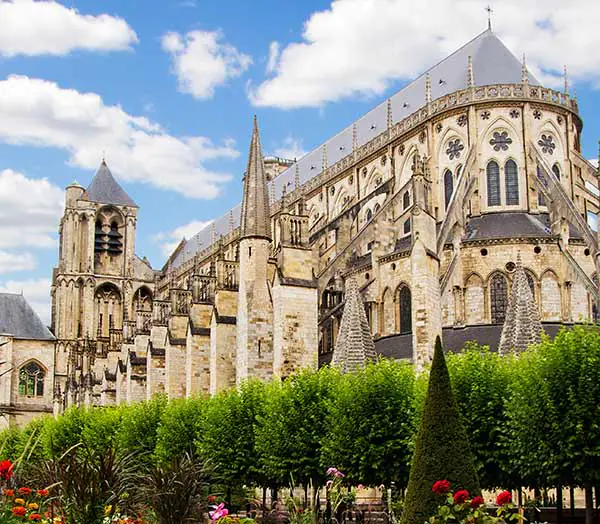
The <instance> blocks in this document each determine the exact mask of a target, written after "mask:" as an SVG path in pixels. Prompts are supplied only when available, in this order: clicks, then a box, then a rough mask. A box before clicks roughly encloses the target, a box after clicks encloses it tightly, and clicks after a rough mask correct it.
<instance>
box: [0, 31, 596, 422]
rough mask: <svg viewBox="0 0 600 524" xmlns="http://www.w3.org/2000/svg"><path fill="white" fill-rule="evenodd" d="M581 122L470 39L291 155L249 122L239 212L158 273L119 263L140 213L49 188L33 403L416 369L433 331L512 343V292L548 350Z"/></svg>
mask: <svg viewBox="0 0 600 524" xmlns="http://www.w3.org/2000/svg"><path fill="white" fill-rule="evenodd" d="M582 127H583V123H582V120H581V118H580V116H579V114H578V107H577V100H576V99H575V98H573V97H571V95H570V93H569V86H568V83H567V78H566V74H565V86H564V89H562V90H553V89H550V88H546V87H544V86H542V85H540V83H539V82H538V81H537V80H536V79H535V77H534V76H533V75H532V74H531V73H530V72H529V71H528V69H527V67H526V64H525V61H524V60H523V61H520V60H518V59H517V58H516V57H515V56H513V55H512V54H511V52H510V51H509V50H508V49H507V48H506V47H505V46H504V44H503V43H502V42H501V41H500V39H499V38H498V37H497V35H496V34H495V33H493V32H492V31H491V29H488V30H486V31H485V32H483V33H482V34H480V35H479V36H477V37H476V38H475V39H473V40H472V41H470V42H469V43H467V44H466V45H464V46H463V47H462V48H460V49H459V50H458V51H456V52H455V53H453V54H451V55H450V56H448V57H447V58H446V59H444V60H443V61H441V62H439V63H438V64H437V65H435V66H434V67H433V68H431V69H430V70H429V71H427V72H426V73H424V74H423V75H422V76H420V77H418V78H417V79H416V80H414V81H413V82H411V83H409V84H408V85H406V86H405V87H403V88H402V89H401V90H400V91H399V92H397V93H396V94H394V95H393V96H391V97H390V98H389V99H388V100H387V101H385V102H384V103H382V104H380V105H378V106H377V107H375V108H374V109H372V110H371V111H370V112H368V113H367V114H365V115H364V116H363V117H361V118H360V119H358V120H357V121H356V122H354V123H353V124H351V125H350V126H348V127H347V128H346V129H343V130H342V131H340V132H339V133H338V134H337V135H335V136H334V137H332V138H330V139H329V140H327V141H326V142H325V143H324V144H322V145H321V146H320V147H318V148H317V149H315V150H314V151H312V152H310V153H308V154H307V155H305V156H304V157H302V158H301V159H293V160H288V159H281V158H274V157H268V156H267V157H263V154H262V150H261V144H260V137H259V129H258V125H257V122H256V120H255V122H254V128H253V131H252V138H251V142H250V148H249V153H248V162H247V169H246V172H245V174H244V177H243V188H244V191H243V199H242V202H241V203H240V205H238V206H236V207H235V208H233V209H231V210H229V211H227V212H226V213H224V214H223V216H222V217H221V218H219V219H217V220H215V221H214V222H212V223H211V224H210V225H209V226H207V227H206V228H205V229H203V230H202V231H199V232H198V233H197V234H196V235H194V236H193V237H192V238H190V239H187V240H185V239H184V240H183V241H182V242H181V243H180V244H179V245H178V247H177V248H176V249H175V251H174V252H173V253H172V254H171V255H170V257H169V258H168V260H167V261H166V263H165V265H164V267H162V268H161V269H153V268H152V267H151V266H150V264H149V263H148V261H147V260H146V259H145V258H139V257H138V256H137V255H136V251H135V235H136V224H137V211H138V207H137V205H136V204H135V202H134V200H133V199H132V198H131V197H130V196H129V195H127V193H126V192H125V191H124V190H123V189H122V188H121V187H120V186H119V184H118V183H117V181H116V180H115V179H114V178H113V176H112V174H111V172H110V170H109V167H108V166H107V165H106V164H105V163H104V162H103V163H102V165H101V166H100V168H99V170H98V172H97V173H96V175H95V176H94V177H93V179H92V181H91V183H90V184H89V186H88V187H87V189H86V188H84V187H82V186H79V185H77V184H73V185H70V186H69V187H68V188H67V190H66V205H65V212H64V216H63V218H62V220H61V223H60V253H59V261H58V265H57V267H56V268H55V269H54V271H53V276H52V326H51V331H52V334H53V336H54V337H55V339H56V340H55V341H53V342H52V351H53V353H52V354H51V358H46V359H45V360H44V359H42V358H41V357H40V358H39V359H37V360H36V361H35V362H37V363H38V364H39V366H41V367H44V372H45V373H47V376H48V380H47V382H48V383H47V387H48V389H49V390H50V391H51V394H50V395H49V396H46V397H44V402H46V403H47V405H46V409H49V410H50V411H52V410H53V411H54V412H55V413H57V412H60V411H61V410H63V409H65V408H67V407H69V406H72V405H88V406H89V405H113V404H116V403H123V402H126V403H128V402H133V401H138V400H144V399H148V398H151V397H152V396H153V395H155V394H158V393H165V394H166V395H168V396H169V397H170V398H179V397H186V396H188V397H189V396H194V395H202V394H214V393H216V392H218V391H220V390H222V389H223V388H227V387H231V386H235V385H236V384H239V383H240V382H241V381H243V380H245V379H247V378H251V377H256V378H260V379H265V380H266V379H270V378H279V379H285V377H287V376H289V375H290V374H293V373H295V372H296V371H298V370H299V369H301V368H306V367H317V366H320V365H324V364H327V363H329V362H331V360H332V357H333V362H334V363H336V365H338V364H339V365H341V366H346V365H347V364H348V362H346V358H354V357H352V355H358V354H359V353H360V354H362V355H376V354H379V355H383V356H386V357H389V358H396V359H407V360H410V361H412V362H413V363H414V364H415V365H416V366H417V367H423V366H426V365H427V364H428V362H429V361H430V360H431V357H432V354H433V345H434V342H435V339H436V337H437V336H440V337H441V338H442V340H443V343H444V346H445V347H446V348H447V349H449V350H451V351H459V350H460V349H461V348H462V347H463V346H464V344H465V343H466V342H467V341H470V340H474V341H477V342H479V343H481V344H487V345H489V346H490V347H492V348H493V349H497V348H498V346H499V344H500V340H501V335H502V339H503V341H504V342H503V344H504V345H505V346H506V344H507V342H506V341H507V340H519V336H520V335H519V333H521V332H522V331H521V328H520V327H519V326H520V324H519V322H522V319H518V318H517V319H516V320H514V319H515V314H514V312H511V311H508V309H510V308H509V305H510V302H511V300H510V299H511V297H514V301H515V302H519V301H520V302H519V304H521V303H522V304H523V305H522V306H519V308H520V309H519V310H528V311H529V314H530V315H532V316H535V317H536V318H538V320H537V322H538V323H539V322H540V321H541V326H542V328H543V330H544V331H545V332H546V333H548V334H549V335H553V334H554V333H556V331H557V330H558V329H559V328H560V327H561V326H563V325H571V324H573V323H577V322H589V321H596V320H597V315H598V301H599V299H600V297H599V293H598V277H597V274H598V268H597V265H598V260H597V254H598V238H597V229H598V224H597V213H598V212H599V197H600V190H599V188H598V172H597V171H596V170H595V168H594V167H593V166H592V165H591V164H590V163H589V162H588V161H587V160H586V159H585V158H584V157H583V156H582V154H581V148H580V135H581V131H582ZM517 283H519V284H518V285H519V286H521V287H523V286H524V288H525V290H526V292H523V290H522V289H521V290H520V291H519V292H517V289H516V288H514V286H516V285H517ZM347 289H348V294H347V293H346V290H347ZM347 295H348V296H347ZM519 297H526V298H527V300H529V305H528V303H527V301H525V302H523V299H522V298H519ZM529 297H531V298H532V299H533V302H532V301H531V299H530V298H529ZM347 298H348V308H346V307H345V306H346V299H347ZM361 302H362V304H361ZM359 304H361V306H362V307H359V306H358V305H359ZM531 304H533V306H532V307H530V306H531ZM346 309H347V310H348V314H347V315H346V316H347V318H345V319H344V320H342V316H343V313H344V311H345V310H346ZM517 316H518V314H517ZM353 319H355V320H353ZM507 319H508V320H507ZM505 320H507V322H508V321H510V322H511V323H513V322H516V325H513V326H511V327H510V329H508V330H507V333H510V334H512V335H510V336H513V335H514V338H508V337H509V335H504V334H502V331H503V326H504V325H505ZM357 326H358V327H357ZM515 326H516V327H515ZM515 333H516V335H515ZM355 335H356V336H355ZM0 336H1V335H0ZM359 339H360V340H359ZM357 341H358V342H357ZM338 342H339V343H338ZM508 344H509V345H510V343H508ZM354 345H355V346H356V347H354ZM359 346H360V347H359ZM334 348H335V351H334ZM1 349H2V348H0V351H1ZM361 352H362V353H361ZM346 355H347V356H348V357H346ZM29 358H30V360H29V361H27V362H31V357H29ZM25 360H26V359H25ZM25 360H23V362H22V364H23V365H26V364H27V362H26V361H25ZM45 362H46V363H45ZM19 365H21V364H20V363H15V370H16V371H15V373H17V375H16V378H15V380H16V381H18V372H19V371H18V369H19ZM17 389H18V388H17ZM15 391H16V390H15ZM17 393H18V391H17Z"/></svg>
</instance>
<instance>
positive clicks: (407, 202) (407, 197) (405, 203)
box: [402, 191, 410, 209]
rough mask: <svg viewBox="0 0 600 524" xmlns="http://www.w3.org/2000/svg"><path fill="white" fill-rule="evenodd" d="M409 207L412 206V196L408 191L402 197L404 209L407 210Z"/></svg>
mask: <svg viewBox="0 0 600 524" xmlns="http://www.w3.org/2000/svg"><path fill="white" fill-rule="evenodd" d="M408 206H410V194H409V192H408V191H407V192H406V193H404V195H402V208H403V209H406V208H407V207H408Z"/></svg>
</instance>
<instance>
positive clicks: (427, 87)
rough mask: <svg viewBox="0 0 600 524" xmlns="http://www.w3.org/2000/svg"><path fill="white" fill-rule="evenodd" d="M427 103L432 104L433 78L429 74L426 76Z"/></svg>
mask: <svg viewBox="0 0 600 524" xmlns="http://www.w3.org/2000/svg"><path fill="white" fill-rule="evenodd" d="M425 103H426V104H431V77H430V76H429V73H427V75H426V76H425Z"/></svg>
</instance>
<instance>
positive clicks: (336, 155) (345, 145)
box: [172, 30, 539, 267]
mask: <svg viewBox="0 0 600 524" xmlns="http://www.w3.org/2000/svg"><path fill="white" fill-rule="evenodd" d="M469 56H470V57H471V58H472V64H473V76H474V82H475V83H474V85H475V86H485V85H492V84H503V83H511V84H512V83H521V79H522V64H521V62H520V61H519V60H518V59H517V58H516V57H515V56H514V55H513V54H512V53H511V52H510V51H509V50H508V49H507V48H506V46H505V45H504V44H503V43H502V41H501V40H500V39H499V38H498V36H497V35H496V34H495V33H493V32H492V31H491V30H486V31H484V32H483V33H481V34H480V35H478V36H477V37H475V38H474V39H473V40H471V41H470V42H468V43H467V44H465V45H464V46H463V47H461V48H460V49H459V50H457V51H455V52H454V53H452V54H451V55H450V56H448V57H447V58H445V59H444V60H442V61H441V62H439V63H438V64H436V65H434V66H433V67H432V68H431V69H429V70H428V71H427V72H425V73H423V74H422V75H421V76H419V77H418V78H416V79H415V80H413V81H412V82H410V83H409V84H407V85H406V86H405V87H403V88H402V89H400V91H398V92H397V93H396V94H395V95H392V97H391V98H390V99H389V101H385V102H383V103H381V104H379V105H378V106H376V107H375V108H374V109H372V110H371V111H369V112H368V113H367V114H365V115H364V116H362V117H361V118H359V119H358V120H357V121H356V122H354V123H353V124H350V125H349V126H348V127H346V128H345V129H344V130H343V131H341V132H340V133H338V134H337V135H335V136H334V137H332V138H330V139H329V140H328V141H327V142H326V143H325V144H322V145H320V146H319V147H317V148H315V149H314V150H313V151H311V152H310V153H308V154H306V155H305V156H304V157H302V158H301V159H300V160H298V162H297V163H295V164H293V165H292V166H290V167H289V168H288V169H286V170H285V171H283V172H282V173H281V174H280V175H279V176H277V177H276V178H275V179H274V180H273V181H272V182H270V183H269V189H270V194H272V195H275V197H276V198H277V199H280V198H281V195H282V192H283V188H284V187H285V189H286V191H287V192H288V193H289V192H290V191H291V190H293V189H295V179H296V171H297V173H298V175H299V181H300V184H304V183H306V182H308V181H309V180H310V179H312V178H314V177H315V176H317V175H319V174H321V173H322V171H323V164H324V162H323V154H324V152H325V153H326V158H327V162H326V164H327V165H329V166H330V165H333V164H334V163H335V162H337V161H338V160H341V159H342V158H343V157H345V156H346V155H348V154H350V153H351V152H352V148H353V145H355V146H356V147H361V146H362V145H364V144H366V143H367V142H369V141H370V140H371V139H373V138H375V137H376V136H377V135H379V134H380V133H382V132H383V131H385V130H386V129H387V121H388V118H387V114H388V102H389V104H390V105H391V113H392V114H391V117H392V119H391V120H392V123H396V122H400V121H401V120H403V119H404V118H406V117H407V116H410V115H411V114H413V113H414V112H415V111H417V110H418V109H419V108H421V107H423V106H424V105H425V83H426V77H427V75H429V77H430V79H431V98H432V100H435V99H437V98H440V97H442V96H445V95H447V94H450V93H454V92H456V91H460V90H461V89H465V88H466V87H467V80H468V64H469ZM528 75H529V83H530V84H532V85H539V82H538V81H537V80H536V79H535V78H534V77H533V75H531V74H530V73H528ZM355 127H356V143H355V144H353V136H354V128H355ZM232 211H233V218H234V221H233V227H238V226H239V225H240V206H239V205H238V206H236V207H235V208H234V209H233V210H232ZM228 217H229V213H226V214H225V215H224V216H223V217H221V218H220V219H217V222H216V233H217V236H219V235H224V234H226V233H228V232H229V230H230V227H229V218H228ZM211 228H212V226H208V227H206V228H204V229H203V230H202V231H200V232H198V233H197V234H196V235H194V237H192V238H191V239H190V240H188V245H187V246H186V248H185V249H183V250H181V252H180V253H179V254H178V255H177V257H175V259H174V261H173V264H172V267H177V266H179V265H181V264H183V263H184V262H186V261H187V260H190V259H191V258H192V257H193V256H194V255H195V254H196V253H197V252H198V251H200V250H202V249H205V248H207V247H209V246H210V245H211V243H212V231H211Z"/></svg>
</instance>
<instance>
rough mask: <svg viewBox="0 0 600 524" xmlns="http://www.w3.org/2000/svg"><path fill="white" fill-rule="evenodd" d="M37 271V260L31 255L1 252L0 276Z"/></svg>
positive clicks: (17, 252)
mask: <svg viewBox="0 0 600 524" xmlns="http://www.w3.org/2000/svg"><path fill="white" fill-rule="evenodd" d="M32 269H35V259H34V257H33V255H32V254H31V253H23V252H19V251H4V250H0V275H1V274H5V273H15V272H17V271H31V270H32Z"/></svg>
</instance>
